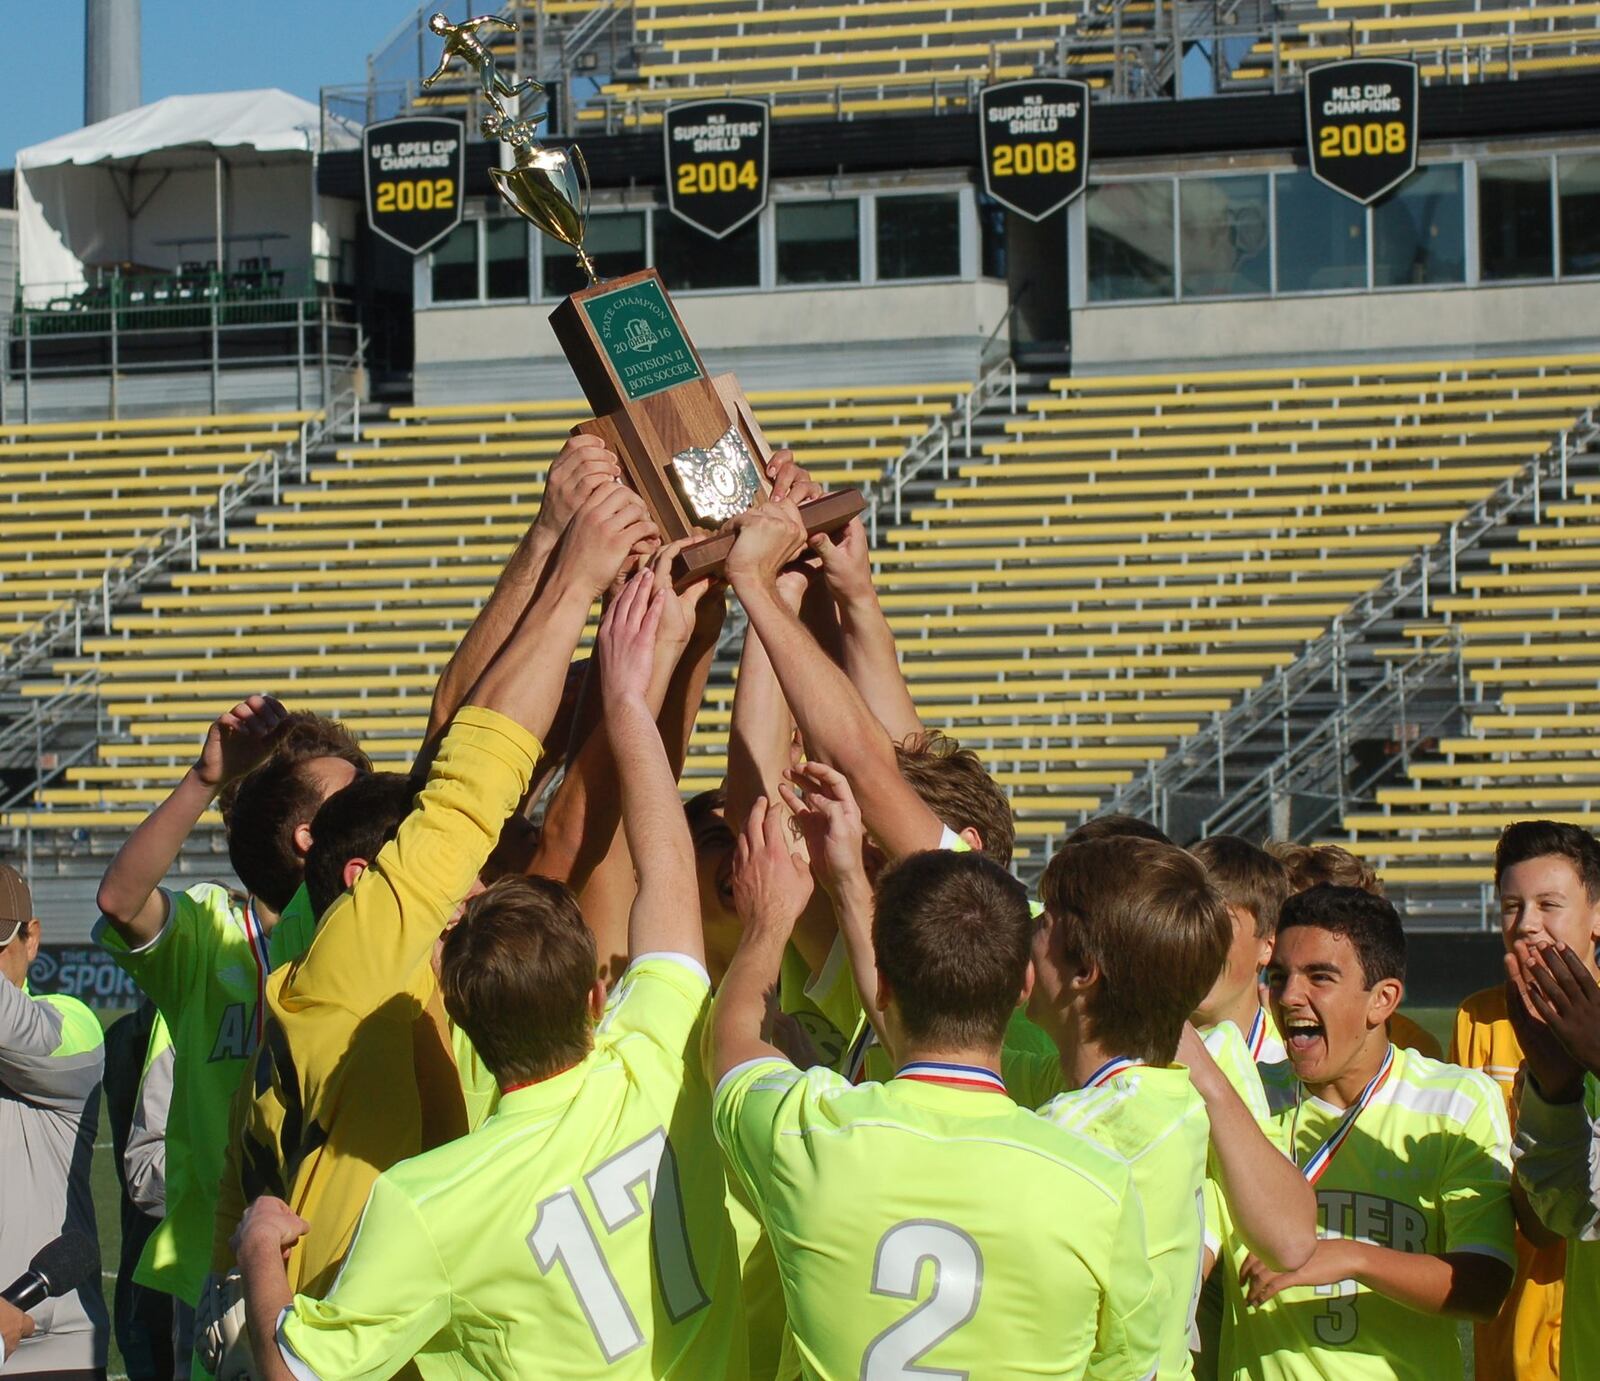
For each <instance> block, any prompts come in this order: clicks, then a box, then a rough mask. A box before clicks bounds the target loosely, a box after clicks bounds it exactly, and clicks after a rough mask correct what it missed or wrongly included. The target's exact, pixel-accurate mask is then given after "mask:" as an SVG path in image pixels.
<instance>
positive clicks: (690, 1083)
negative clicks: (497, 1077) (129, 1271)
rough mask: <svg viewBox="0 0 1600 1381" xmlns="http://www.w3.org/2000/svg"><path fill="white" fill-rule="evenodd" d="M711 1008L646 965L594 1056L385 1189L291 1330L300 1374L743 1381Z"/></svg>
mask: <svg viewBox="0 0 1600 1381" xmlns="http://www.w3.org/2000/svg"><path fill="white" fill-rule="evenodd" d="M709 993H710V983H709V980H708V979H707V977H706V974H705V970H704V969H702V968H701V967H700V966H699V965H698V964H696V963H695V962H694V961H693V960H692V959H687V958H685V957H684V956H681V955H672V954H655V955H643V956H641V957H640V958H638V959H636V960H634V962H633V963H632V965H630V966H629V968H628V971H627V972H626V973H625V974H624V975H623V978H622V981H621V982H620V983H619V984H618V985H617V988H616V991H615V992H613V993H612V995H611V1000H610V1002H609V1003H608V1004H607V1010H606V1015H605V1017H604V1018H603V1019H602V1021H601V1023H600V1026H599V1028H598V1029H597V1031H596V1036H595V1047H594V1049H593V1050H592V1051H591V1052H590V1054H589V1055H588V1056H587V1058H585V1059H584V1060H583V1061H582V1062H581V1063H579V1064H577V1065H575V1066H574V1067H573V1068H571V1069H568V1070H564V1071H563V1072H562V1073H560V1074H557V1075H556V1076H555V1077H554V1078H551V1079H546V1080H544V1081H543V1082H541V1083H536V1084H531V1085H528V1086H526V1087H523V1088H519V1089H515V1090H513V1091H511V1092H508V1093H506V1094H505V1095H504V1096H503V1097H502V1098H501V1100H500V1106H499V1109H498V1110H497V1111H496V1112H495V1113H494V1114H493V1115H492V1116H491V1117H489V1118H488V1119H487V1120H486V1121H485V1122H484V1123H483V1125H482V1126H480V1127H479V1128H478V1129H477V1130H476V1131H473V1132H469V1133H468V1134H467V1135H466V1136H464V1137H462V1138H460V1139H459V1140H457V1141H453V1142H449V1143H447V1144H446V1145H444V1146H440V1147H437V1148H436V1149H434V1150H432V1151H428V1152H425V1153H424V1154H422V1155H420V1156H416V1157H413V1158H412V1159H410V1160H407V1161H402V1162H401V1163H400V1164H398V1165H395V1166H393V1167H392V1168H390V1169H389V1170H387V1171H385V1172H384V1173H383V1174H382V1175H380V1176H379V1177H378V1179H377V1180H376V1181H375V1183H374V1185H373V1189H372V1196H371V1198H370V1199H369V1200H368V1201H367V1207H366V1211H365V1212H364V1213H363V1215H362V1218H361V1223H360V1226H359V1227H358V1229H357V1231H356V1237H355V1240H354V1242H353V1243H352V1245H351V1248H350V1252H349V1255H348V1257H347V1258H346V1261H345V1264H344V1268H343V1270H342V1271H341V1273H340V1275H339V1277H338V1279H337V1281H336V1282H335V1284H334V1286H333V1289H332V1290H331V1291H330V1292H329V1294H328V1296H327V1298H326V1299H321V1300H318V1299H312V1298H309V1297H307V1296H304V1295H302V1296H299V1297H297V1298H296V1299H295V1301H294V1304H293V1306H292V1307H291V1308H290V1309H289V1310H286V1311H285V1313H284V1315H283V1318H282V1320H281V1321H280V1324H279V1329H278V1339H279V1346H280V1348H281V1349H282V1351H283V1353H284V1356H285V1360H286V1361H288V1362H289V1364H290V1366H291V1369H293V1368H294V1367H296V1366H299V1367H301V1368H303V1369H306V1370H309V1372H310V1373H312V1374H314V1375H317V1376H323V1377H335V1376H337V1377H341V1378H348V1379H349V1381H359V1378H369V1377H370V1378H377V1377H385V1376H389V1375H392V1374H393V1372H394V1371H395V1370H396V1369H397V1368H398V1367H399V1365H400V1364H401V1363H402V1362H404V1361H406V1360H407V1359H410V1358H412V1357H415V1360H416V1366H417V1370H418V1371H419V1372H420V1373H421V1375H422V1376H423V1377H425V1378H427V1377H452V1378H453V1377H461V1376H467V1375H471V1376H492V1377H501V1378H521V1377H535V1376H539V1377H548V1376H556V1375H559V1376H561V1377H563V1378H590V1377H592V1378H602V1377H603V1378H606V1381H613V1379H614V1378H641V1381H642V1378H656V1377H662V1378H668V1377H670V1378H681V1381H701V1378H708V1377H730V1378H733V1381H743V1378H744V1377H745V1376H746V1362H745V1325H744V1312H743V1306H742V1302H741V1298H740V1289H739V1258H738V1253H737V1251H736V1249H735V1246H734V1236H733V1228H732V1226H731V1224H730V1223H729V1220H728V1210H727V1205H726V1181H725V1179H724V1175H723V1165H722V1157H721V1156H720V1155H719V1154H718V1153H717V1149H716V1146H715V1144H714V1142H713V1141H712V1137H711V1115H710V1090H709V1089H708V1088H707V1087H706V1082H705V1076H704V1075H703V1074H702V1073H701V1068H700V1047H699V1042H700V1030H701V1025H702V1022H703V1019H704V1016H705V1012H706V1008H707V999H708V997H709ZM558 1359H559V1363H560V1365H559V1367H557V1366H556V1362H557V1360H558ZM296 1374H297V1375H301V1374H304V1371H303V1370H302V1371H297V1372H296Z"/></svg>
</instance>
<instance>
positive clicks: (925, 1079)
mask: <svg viewBox="0 0 1600 1381" xmlns="http://www.w3.org/2000/svg"><path fill="white" fill-rule="evenodd" d="M894 1077H895V1078H896V1079H911V1080H914V1081H915V1082H917V1083H919V1084H944V1085H946V1086H947V1087H949V1088H964V1089H977V1090H982V1091H986V1092H989V1093H1004V1092H1005V1091H1006V1085H1005V1080H1003V1079H1002V1078H1001V1077H1000V1076H999V1075H998V1074H996V1073H995V1072H994V1071H993V1070H992V1069H985V1068H984V1067H983V1066H982V1065H957V1064H945V1063H944V1062H943V1061H941V1060H913V1061H912V1062H911V1063H910V1064H908V1065H901V1067H900V1068H899V1069H898V1070H896V1071H895V1076H894Z"/></svg>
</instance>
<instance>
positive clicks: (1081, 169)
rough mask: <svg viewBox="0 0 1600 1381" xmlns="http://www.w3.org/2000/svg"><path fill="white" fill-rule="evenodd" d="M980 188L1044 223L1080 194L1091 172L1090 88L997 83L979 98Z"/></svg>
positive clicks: (1080, 84)
mask: <svg viewBox="0 0 1600 1381" xmlns="http://www.w3.org/2000/svg"><path fill="white" fill-rule="evenodd" d="M978 127H979V129H980V131H981V136H982V143H983V148H982V154H983V185H984V189H985V190H986V191H987V192H988V193H989V195H990V196H991V197H993V198H994V199H995V200H996V201H997V202H999V203H1000V204H1001V205H1002V206H1004V207H1008V208H1009V209H1010V210H1012V211H1015V212H1016V213H1017V214H1018V215H1019V216H1026V217H1027V218H1028V219H1029V220H1030V221H1042V220H1043V219H1044V218H1045V217H1046V216H1048V215H1050V214H1052V213H1053V212H1056V211H1059V210H1060V209H1061V208H1062V207H1063V206H1065V205H1066V204H1067V203H1068V202H1069V201H1071V200H1072V199H1073V197H1075V196H1077V195H1078V193H1079V192H1081V191H1083V187H1084V183H1085V182H1086V181H1087V179H1088V172H1089V88H1088V86H1087V85H1086V84H1085V83H1083V82H1075V81H1056V80H1045V79H1040V80H1038V81H1016V82H1001V83H1000V84H999V85H998V86H987V87H985V88H984V89H983V91H982V92H981V93H980V94H979V97H978Z"/></svg>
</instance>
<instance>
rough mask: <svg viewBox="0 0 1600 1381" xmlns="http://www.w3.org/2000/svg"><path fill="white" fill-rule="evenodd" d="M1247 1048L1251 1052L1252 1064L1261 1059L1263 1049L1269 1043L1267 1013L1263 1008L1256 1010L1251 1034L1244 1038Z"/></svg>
mask: <svg viewBox="0 0 1600 1381" xmlns="http://www.w3.org/2000/svg"><path fill="white" fill-rule="evenodd" d="M1244 1043H1245V1048H1246V1049H1247V1050H1249V1052H1250V1059H1251V1061H1252V1062H1254V1061H1257V1060H1259V1059H1260V1058H1261V1047H1262V1046H1264V1045H1265V1044H1266V1043H1267V1013H1266V1009H1265V1008H1263V1007H1257V1008H1256V1017H1255V1020H1254V1021H1252V1022H1251V1023H1250V1034H1249V1035H1248V1036H1246V1037H1245V1038H1244Z"/></svg>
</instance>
